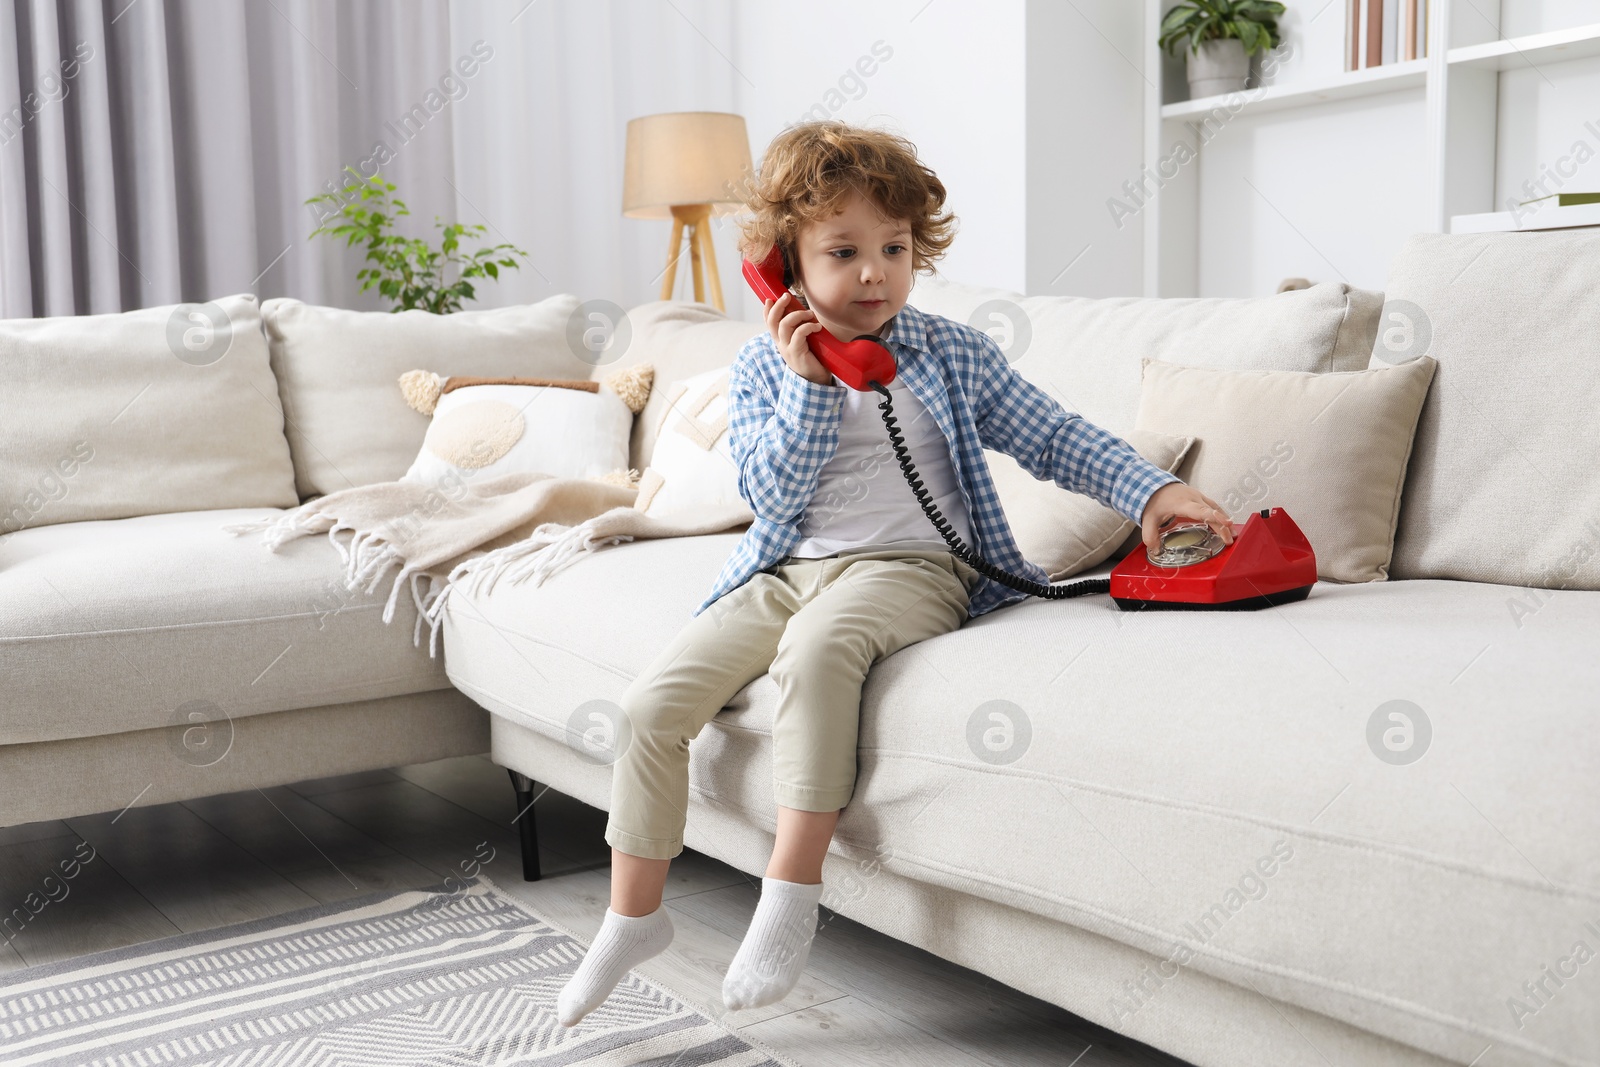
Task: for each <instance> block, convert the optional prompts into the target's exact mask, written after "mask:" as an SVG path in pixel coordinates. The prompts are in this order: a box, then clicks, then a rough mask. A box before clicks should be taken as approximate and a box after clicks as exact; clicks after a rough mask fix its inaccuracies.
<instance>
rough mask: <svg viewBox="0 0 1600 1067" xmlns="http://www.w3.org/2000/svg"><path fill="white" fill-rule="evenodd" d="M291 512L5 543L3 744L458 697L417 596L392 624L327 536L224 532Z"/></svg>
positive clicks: (186, 518)
mask: <svg viewBox="0 0 1600 1067" xmlns="http://www.w3.org/2000/svg"><path fill="white" fill-rule="evenodd" d="M279 513H281V509H276V508H235V509H226V510H220V511H189V512H174V513H171V514H166V515H145V516H140V517H137V518H128V519H113V520H106V521H94V522H74V523H65V524H60V525H56V526H47V527H43V528H41V529H33V530H22V531H20V532H18V533H15V534H12V535H11V536H9V537H6V538H4V539H0V664H4V681H3V683H0V686H3V693H4V697H3V699H0V744H20V743H25V742H33V741H53V740H57V739H59V738H67V737H92V736H96V735H99V734H114V733H119V732H123V731H128V730H142V729H146V728H149V727H155V726H166V725H169V724H172V723H175V722H179V721H183V720H184V717H185V716H187V715H188V714H189V713H190V712H196V711H197V712H198V713H199V714H201V715H202V716H209V717H213V718H215V717H217V716H219V715H225V716H228V717H235V718H236V717H239V716H245V715H259V714H263V713H265V712H273V711H285V710H289V709H292V708H308V707H317V706H320V705H323V704H342V703H347V702H349V701H354V700H369V699H375V698H378V697H388V696H396V695H400V694H405V693H420V692H428V691H431V690H435V689H442V688H445V687H446V686H448V685H449V682H448V680H446V678H445V676H444V668H443V664H442V663H440V661H439V660H438V659H437V658H434V659H430V658H429V656H428V648H427V642H426V641H425V640H424V641H423V642H422V646H421V647H420V648H418V647H414V646H413V645H412V638H413V636H414V630H415V626H416V609H415V607H414V605H413V604H412V602H411V598H410V597H400V598H399V601H398V603H397V607H396V609H395V616H394V620H393V622H392V623H390V624H389V625H385V624H384V622H383V619H382V615H383V607H384V603H385V601H386V600H387V596H388V583H387V582H380V583H379V585H378V587H377V589H376V590H375V591H374V592H372V593H370V594H369V593H367V592H366V591H365V589H360V590H356V591H354V592H351V591H348V590H346V589H345V587H344V581H343V579H344V571H345V566H344V564H343V563H342V562H341V561H340V558H339V553H338V552H337V551H336V550H335V549H334V547H333V545H331V544H329V543H328V540H327V539H326V538H323V537H305V538H298V539H296V540H293V541H290V542H288V543H287V544H285V545H284V546H283V547H282V548H281V549H279V550H278V551H277V552H276V553H274V552H270V551H268V550H267V549H266V548H264V547H262V545H261V541H260V538H259V537H258V536H251V535H244V536H235V535H233V534H230V533H225V532H223V531H222V530H221V529H219V527H221V526H222V525H223V524H224V523H233V522H247V521H249V520H252V519H257V518H260V517H262V516H267V515H273V514H279ZM390 576H391V577H392V571H391V573H390ZM196 702H198V703H196Z"/></svg>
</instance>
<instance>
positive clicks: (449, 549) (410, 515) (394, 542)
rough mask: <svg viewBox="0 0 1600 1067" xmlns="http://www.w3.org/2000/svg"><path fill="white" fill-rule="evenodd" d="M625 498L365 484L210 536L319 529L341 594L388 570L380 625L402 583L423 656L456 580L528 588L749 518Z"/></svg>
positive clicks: (485, 483)
mask: <svg viewBox="0 0 1600 1067" xmlns="http://www.w3.org/2000/svg"><path fill="white" fill-rule="evenodd" d="M637 497H638V490H637V489H635V488H629V487H624V486H621V485H616V484H612V483H609V482H604V481H599V480H594V479H588V478H561V477H557V476H555V475H553V474H539V473H527V472H517V473H512V474H503V475H499V476H497V477H494V478H485V479H482V480H481V481H471V480H468V481H466V482H463V483H458V484H456V485H453V486H451V487H450V491H449V492H446V491H445V490H444V489H443V488H441V487H439V486H432V485H428V484H425V483H422V482H414V481H405V480H401V481H393V482H375V483H373V484H371V485H360V486H355V487H354V488H351V489H341V490H338V491H337V492H333V493H328V494H327V495H325V496H320V497H317V498H316V499H314V500H308V501H306V502H305V503H304V504H301V505H300V506H299V507H295V508H290V509H289V510H287V511H285V512H284V513H283V514H281V515H268V516H266V517H265V518H261V519H256V520H254V521H252V522H243V523H230V524H227V525H225V526H223V527H222V529H223V530H226V531H227V532H229V533H232V534H234V535H235V536H237V535H239V534H244V533H253V532H256V531H260V532H261V534H262V537H261V541H262V544H264V545H265V546H266V547H267V548H268V549H270V550H271V551H273V552H276V551H277V550H278V549H279V548H280V547H282V546H283V544H284V543H285V542H287V541H290V540H292V539H294V538H296V537H303V536H306V535H309V534H315V533H322V532H324V531H326V532H327V534H328V540H329V541H330V542H332V544H333V546H334V548H336V549H338V551H339V556H340V558H341V559H343V561H344V564H345V575H344V581H345V587H346V588H347V589H349V590H352V591H354V590H356V589H358V588H360V587H361V586H362V584H363V583H365V586H366V590H365V591H366V592H368V593H371V592H373V590H374V589H375V588H376V587H377V584H378V581H379V579H380V578H382V576H383V575H384V573H385V572H386V571H388V569H389V568H390V567H393V566H396V565H398V566H399V568H400V569H399V571H398V573H396V575H395V577H394V583H393V585H392V586H391V587H390V589H389V599H388V602H387V603H386V604H385V605H384V609H383V621H384V622H385V623H389V622H391V621H392V620H393V619H394V612H395V604H396V600H397V598H398V597H399V594H400V588H401V586H402V585H408V586H409V588H410V590H411V599H412V602H413V603H414V604H415V605H416V608H417V622H416V625H415V626H414V627H413V628H412V633H411V643H412V645H413V646H415V645H417V644H419V643H420V642H421V637H422V623H423V621H424V620H426V621H427V622H428V625H429V636H428V655H429V657H430V658H431V657H433V656H434V655H435V651H434V650H435V647H436V644H437V641H438V635H439V626H440V623H441V621H442V620H443V615H442V612H443V609H444V606H445V604H446V602H447V600H448V598H449V595H450V593H451V591H452V590H454V589H455V588H456V587H457V585H458V583H461V584H462V585H463V588H465V589H466V591H467V595H478V594H480V593H488V592H489V591H491V590H492V589H493V588H494V586H495V584H496V583H497V582H498V581H499V580H500V579H501V578H505V579H506V580H508V581H510V582H520V581H524V580H529V579H531V580H532V581H533V584H535V585H540V584H542V583H543V582H544V580H545V579H546V578H548V577H549V576H550V575H552V574H554V573H556V572H557V571H559V570H562V569H563V568H565V567H567V566H569V565H571V564H572V563H574V562H575V561H577V560H579V559H582V558H583V556H584V554H585V553H589V552H592V551H594V550H595V549H596V548H599V547H601V546H603V545H614V544H618V543H621V542H625V541H632V540H634V539H635V538H649V537H692V536H698V535H700V534H709V533H720V532H722V531H724V530H730V529H734V528H736V527H739V526H743V525H746V524H748V523H750V522H752V521H753V520H754V519H755V516H754V514H753V513H751V511H750V509H749V508H748V507H747V506H745V505H744V504H743V503H742V502H741V503H740V504H738V505H737V506H722V507H716V508H699V509H695V511H694V512H693V517H692V518H691V517H689V515H688V514H685V513H673V514H670V515H663V516H651V515H648V514H646V513H644V512H642V511H640V510H638V509H637V508H635V507H634V506H633V502H634V500H635V499H636V498H637ZM341 533H349V535H350V536H349V538H348V541H347V542H341V541H340V539H339V536H338V535H339V534H341Z"/></svg>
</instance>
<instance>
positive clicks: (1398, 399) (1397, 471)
mask: <svg viewBox="0 0 1600 1067" xmlns="http://www.w3.org/2000/svg"><path fill="white" fill-rule="evenodd" d="M1435 366H1436V364H1435V362H1434V361H1433V360H1432V359H1430V358H1428V357H1426V356H1422V357H1418V358H1417V359H1413V360H1411V361H1409V362H1407V363H1402V364H1399V365H1398V366H1393V367H1388V366H1386V367H1379V368H1373V369H1369V370H1361V371H1335V372H1331V373H1327V374H1313V373H1309V372H1305V371H1239V370H1234V371H1227V370H1215V369H1212V368H1208V367H1185V366H1180V365H1178V364H1175V363H1167V362H1164V361H1162V360H1154V359H1146V360H1144V391H1143V393H1142V395H1141V397H1140V400H1139V418H1138V421H1137V423H1136V425H1137V426H1138V428H1139V429H1142V430H1157V431H1160V432H1163V433H1170V434H1179V433H1184V434H1193V435H1194V436H1195V437H1196V438H1198V441H1197V443H1196V444H1195V447H1194V448H1193V449H1192V450H1191V451H1190V453H1189V455H1188V457H1187V459H1186V460H1185V461H1184V463H1183V464H1182V465H1181V467H1180V468H1179V470H1178V471H1177V474H1178V477H1180V478H1182V479H1183V480H1184V481H1185V482H1187V483H1188V484H1189V485H1192V486H1194V487H1195V488H1196V489H1198V490H1200V492H1202V493H1204V494H1206V495H1207V496H1209V497H1211V498H1212V499H1213V500H1215V501H1217V503H1219V504H1221V505H1222V507H1223V510H1224V511H1226V512H1227V513H1228V516H1229V518H1231V519H1232V520H1233V521H1234V522H1237V523H1243V522H1244V521H1245V520H1246V519H1247V518H1248V517H1249V514H1250V512H1252V511H1259V510H1261V509H1262V508H1267V507H1282V508H1284V509H1285V510H1286V511H1288V513H1289V517H1290V518H1292V519H1293V520H1294V521H1295V523H1296V525H1298V526H1299V527H1300V529H1301V530H1302V531H1303V532H1304V533H1305V535H1306V537H1307V538H1308V539H1309V540H1310V541H1311V547H1312V549H1313V550H1314V551H1315V552H1316V555H1317V574H1318V576H1319V577H1322V578H1328V579H1331V580H1333V581H1338V582H1371V581H1379V580H1382V579H1385V578H1387V577H1388V576H1389V558H1390V555H1391V554H1392V552H1393V549H1394V531H1395V522H1396V520H1397V518H1398V516H1399V512H1400V490H1401V487H1402V486H1403V485H1404V484H1405V475H1406V464H1407V462H1408V460H1409V459H1410V457H1411V442H1412V439H1413V438H1414V437H1415V435H1416V428H1417V416H1418V414H1419V413H1420V412H1421V411H1422V402H1423V400H1424V398H1425V397H1426V396H1427V394H1428V384H1429V383H1430V382H1431V381H1432V380H1433V371H1434V367H1435Z"/></svg>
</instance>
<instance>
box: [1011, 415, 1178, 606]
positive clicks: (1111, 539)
mask: <svg viewBox="0 0 1600 1067" xmlns="http://www.w3.org/2000/svg"><path fill="white" fill-rule="evenodd" d="M1194 440H1195V439H1194V438H1193V437H1188V436H1179V435H1174V434H1164V433H1157V432H1156V431H1154V430H1130V431H1128V433H1127V442H1128V443H1129V444H1130V445H1132V446H1133V447H1134V449H1135V450H1137V451H1138V453H1139V455H1141V456H1143V457H1144V458H1145V459H1147V460H1149V461H1150V462H1151V463H1154V464H1155V465H1156V466H1158V467H1160V468H1161V469H1162V470H1164V471H1168V472H1172V471H1176V470H1177V469H1178V468H1179V466H1180V465H1181V464H1182V463H1183V459H1184V457H1185V456H1186V455H1188V453H1189V450H1190V448H1192V447H1193V446H1194ZM983 458H984V459H985V460H986V461H987V462H988V464H989V473H990V474H991V475H992V476H993V477H994V488H995V492H997V493H999V494H1000V506H1001V507H1002V508H1004V509H1005V513H1006V523H1007V524H1008V525H1009V526H1010V527H1011V533H1012V536H1013V537H1015V538H1016V541H1017V548H1018V549H1020V550H1021V551H1022V557H1023V558H1024V559H1026V560H1028V561H1029V562H1030V563H1037V564H1038V565H1039V566H1041V567H1043V568H1044V572H1045V574H1047V575H1049V576H1050V580H1051V581H1052V582H1059V581H1061V580H1062V579H1063V578H1070V577H1072V576H1073V575H1075V574H1077V573H1078V572H1079V571H1082V570H1085V569H1087V568H1089V567H1094V566H1097V565H1098V564H1100V563H1101V562H1102V561H1104V560H1105V559H1106V558H1108V557H1109V556H1110V555H1111V554H1112V553H1113V552H1115V551H1116V549H1117V547H1118V546H1119V545H1121V544H1122V542H1123V541H1124V540H1125V539H1127V537H1128V536H1129V535H1131V534H1138V533H1139V532H1140V530H1139V524H1138V523H1135V522H1133V521H1131V520H1129V519H1125V518H1123V517H1122V516H1121V515H1119V514H1117V513H1116V512H1115V511H1112V510H1111V509H1110V508H1108V507H1106V506H1105V505H1104V504H1102V503H1100V502H1099V501H1098V500H1096V499H1094V497H1091V496H1086V495H1084V494H1083V493H1074V492H1072V491H1071V490H1070V489H1063V488H1061V487H1060V486H1059V485H1057V484H1056V483H1055V482H1053V481H1050V480H1049V479H1046V478H1035V477H1034V476H1033V475H1032V474H1030V473H1029V472H1028V471H1026V470H1024V469H1023V468H1022V464H1020V463H1018V462H1017V461H1016V459H1015V458H1014V457H1012V456H1009V455H1007V454H1006V453H1004V452H997V451H995V450H994V449H992V448H986V449H984V450H983ZM1122 555H1127V553H1126V552H1125V553H1123V554H1122ZM1117 558H1118V560H1121V558H1122V556H1118V557H1117Z"/></svg>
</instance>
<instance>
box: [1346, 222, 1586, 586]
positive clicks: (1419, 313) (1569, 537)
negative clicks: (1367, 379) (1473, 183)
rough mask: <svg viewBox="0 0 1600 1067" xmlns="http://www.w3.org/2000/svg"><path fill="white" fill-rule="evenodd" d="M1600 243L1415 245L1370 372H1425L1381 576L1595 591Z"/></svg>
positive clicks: (1564, 233)
mask: <svg viewBox="0 0 1600 1067" xmlns="http://www.w3.org/2000/svg"><path fill="white" fill-rule="evenodd" d="M1597 293H1600V231H1596V230H1594V229H1574V230H1545V231H1534V232H1529V233H1484V234H1437V233H1419V234H1414V235H1413V236H1411V237H1410V238H1408V239H1407V240H1406V241H1405V243H1404V244H1403V245H1401V247H1400V250H1399V252H1398V253H1397V254H1396V255H1395V258H1394V262H1393V263H1392V264H1391V266H1390V271H1389V280H1388V286H1387V291H1386V295H1387V297H1388V303H1387V304H1385V305H1384V321H1383V322H1382V324H1381V328H1380V333H1379V336H1378V339H1377V343H1376V344H1375V345H1374V347H1373V351H1372V365H1373V366H1375V367H1376V366H1388V365H1393V364H1395V363H1398V362H1400V361H1402V360H1406V359H1410V358H1412V357H1415V356H1420V355H1430V356H1432V357H1433V358H1434V359H1436V360H1438V363H1439V365H1438V368H1437V370H1436V371H1435V374H1434V382H1433V387H1432V389H1430V390H1429V392H1428V397H1427V400H1426V401H1425V402H1424V404H1423V408H1422V414H1421V417H1420V418H1419V419H1418V422H1417V434H1416V440H1415V443H1414V444H1413V446H1412V454H1411V463H1410V466H1409V467H1408V468H1407V473H1406V482H1405V491H1404V493H1403V494H1402V496H1401V505H1400V517H1399V526H1398V528H1397V530H1396V534H1395V545H1394V558H1393V561H1392V564H1391V574H1392V575H1393V576H1394V577H1395V578H1454V579H1459V580H1465V581H1481V582H1495V583H1501V584H1507V585H1520V586H1531V587H1539V588H1552V589H1561V588H1564V589H1600V373H1596V370H1595V366H1594V363H1595V359H1596V356H1597V354H1600V295H1597Z"/></svg>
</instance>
